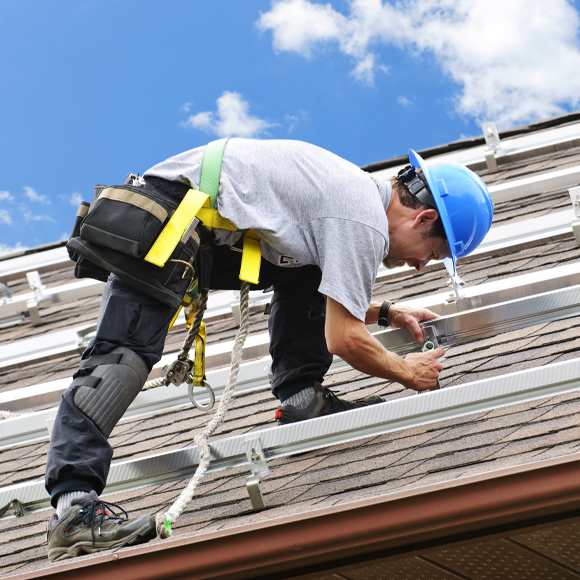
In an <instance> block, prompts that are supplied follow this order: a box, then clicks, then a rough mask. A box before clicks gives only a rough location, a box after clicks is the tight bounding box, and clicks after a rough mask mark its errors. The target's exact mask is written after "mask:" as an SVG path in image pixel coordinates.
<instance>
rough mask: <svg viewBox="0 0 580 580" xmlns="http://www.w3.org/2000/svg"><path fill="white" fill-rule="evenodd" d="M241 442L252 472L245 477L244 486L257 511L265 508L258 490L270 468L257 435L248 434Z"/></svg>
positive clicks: (260, 492)
mask: <svg viewBox="0 0 580 580" xmlns="http://www.w3.org/2000/svg"><path fill="white" fill-rule="evenodd" d="M243 444H244V450H245V452H246V457H247V458H248V463H249V465H250V471H251V472H252V475H250V476H248V478H247V479H246V487H247V489H248V495H249V496H250V501H251V502H252V508H253V509H254V511H255V512H259V511H262V510H265V509H266V504H265V503H264V497H263V496H262V491H261V490H260V481H261V480H262V479H263V478H264V477H266V476H268V475H270V469H269V468H268V464H267V463H266V455H265V454H264V450H263V449H262V442H261V441H260V438H259V437H256V436H248V437H247V438H246V439H244V441H243Z"/></svg>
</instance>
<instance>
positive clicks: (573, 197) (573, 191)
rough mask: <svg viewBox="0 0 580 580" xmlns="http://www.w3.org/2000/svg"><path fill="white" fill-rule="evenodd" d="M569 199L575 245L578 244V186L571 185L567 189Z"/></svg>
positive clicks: (579, 238) (579, 235) (579, 220)
mask: <svg viewBox="0 0 580 580" xmlns="http://www.w3.org/2000/svg"><path fill="white" fill-rule="evenodd" d="M568 193H569V194H570V201H571V202H572V207H573V208H574V219H573V220H572V231H573V232H574V238H575V239H576V245H577V246H580V187H571V188H570V189H569V190H568Z"/></svg>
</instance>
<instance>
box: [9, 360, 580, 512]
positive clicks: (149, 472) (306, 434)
mask: <svg viewBox="0 0 580 580" xmlns="http://www.w3.org/2000/svg"><path fill="white" fill-rule="evenodd" d="M578 389H580V359H573V360H570V361H565V362H560V363H554V364H551V365H546V366H544V367H539V368H536V369H528V370H525V371H520V372H516V373H510V374H507V375H503V376H501V377H495V378H491V379H485V380H481V381H475V382H472V383H466V384H464V385H458V386H456V387H448V388H446V389H443V390H440V391H433V392H428V393H423V394H421V395H420V396H408V397H403V398H399V399H395V400H392V401H388V402H386V403H382V404H379V405H373V406H370V407H365V408H361V409H354V410H351V411H348V412H345V413H340V414H337V415H329V416H327V417H319V418H317V419H310V420H308V421H302V422H300V423H296V424H291V425H284V426H282V427H274V428H269V429H264V430H261V431H253V432H251V433H247V434H243V435H238V436H235V437H229V438H226V439H220V440H217V441H213V442H210V450H211V454H212V460H211V463H210V466H209V468H208V471H217V470H221V469H228V468H231V467H238V466H243V465H248V470H249V469H250V468H249V462H248V458H247V455H246V442H247V441H249V440H254V441H255V440H258V439H259V441H260V443H261V448H262V450H263V452H264V455H265V458H266V460H270V459H274V458H277V457H284V456H288V455H293V454H296V453H305V452H308V451H312V450H315V449H320V448H324V447H329V446H331V445H336V444H338V443H345V442H349V441H356V440H359V439H363V438H366V437H370V436H376V435H382V434H384V433H390V432H393V431H398V430H401V429H406V428H408V427H411V426H413V427H415V426H418V425H425V424H429V423H434V422H437V421H442V420H446V419H452V418H455V417H462V416H465V415H468V414H471V413H475V412H483V411H489V410H492V409H497V408H498V407H504V406H507V405H512V404H516V403H524V402H528V401H533V400H536V399H540V398H543V397H548V396H556V395H561V394H563V393H568V392H570V391H576V390H578ZM198 463H199V452H198V449H197V447H195V446H191V447H186V448H184V449H180V450H177V451H169V452H165V453H157V454H154V455H150V456H148V457H143V458H140V459H135V460H130V461H124V462H120V463H115V464H113V465H112V466H111V469H110V471H109V477H108V479H107V487H106V489H105V492H104V495H107V494H113V493H119V492H122V491H126V490H129V489H135V488H139V487H145V486H150V485H158V484H161V483H167V482H170V481H175V480H178V479H183V478H186V477H190V476H191V475H193V473H194V472H195V469H196V467H197V465H198ZM14 499H17V500H18V501H19V502H20V504H21V505H22V506H23V507H24V509H25V510H26V511H32V510H39V509H45V508H48V507H50V506H49V497H48V494H47V493H46V491H45V489H44V482H43V481H31V482H26V483H21V484H16V485H12V486H7V487H3V488H0V506H3V505H7V504H9V503H10V502H11V501H12V500H14Z"/></svg>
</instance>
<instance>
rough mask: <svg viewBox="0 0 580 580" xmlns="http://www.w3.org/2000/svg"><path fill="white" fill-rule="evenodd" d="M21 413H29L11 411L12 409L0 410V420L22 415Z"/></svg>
mask: <svg viewBox="0 0 580 580" xmlns="http://www.w3.org/2000/svg"><path fill="white" fill-rule="evenodd" d="M23 415H30V413H13V412H12V411H0V421H2V420H3V419H11V418H12V417H22V416H23Z"/></svg>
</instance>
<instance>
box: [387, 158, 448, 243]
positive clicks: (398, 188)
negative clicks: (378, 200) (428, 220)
mask: <svg viewBox="0 0 580 580" xmlns="http://www.w3.org/2000/svg"><path fill="white" fill-rule="evenodd" d="M415 171H416V173H417V176H418V177H419V178H420V179H421V181H422V182H423V183H425V179H424V178H423V172H422V171H421V169H416V170H415ZM389 181H390V182H391V184H392V186H393V192H394V193H396V194H397V195H398V196H399V201H400V202H401V204H402V205H404V206H405V207H408V208H411V209H437V208H433V207H432V206H430V205H426V204H424V203H423V202H421V201H420V200H418V199H417V198H416V197H415V196H414V195H411V193H410V192H409V190H408V189H407V187H406V186H405V184H404V183H402V182H401V181H399V180H398V179H397V178H396V177H391V178H390V180H389ZM425 186H426V187H427V189H429V186H428V185H427V184H426V183H425ZM429 191H431V190H430V189H429ZM437 213H439V211H438V210H437ZM427 236H428V237H431V238H443V239H444V240H445V241H447V236H446V235H445V229H444V228H443V222H442V221H441V216H439V217H438V218H437V221H436V222H435V223H434V224H433V225H432V226H431V229H430V230H429V232H428V233H427Z"/></svg>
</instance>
